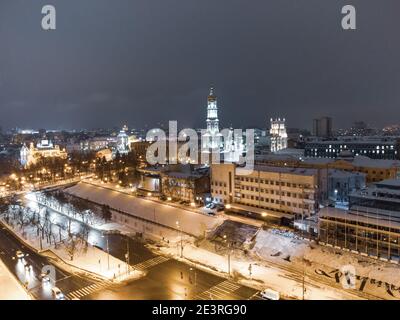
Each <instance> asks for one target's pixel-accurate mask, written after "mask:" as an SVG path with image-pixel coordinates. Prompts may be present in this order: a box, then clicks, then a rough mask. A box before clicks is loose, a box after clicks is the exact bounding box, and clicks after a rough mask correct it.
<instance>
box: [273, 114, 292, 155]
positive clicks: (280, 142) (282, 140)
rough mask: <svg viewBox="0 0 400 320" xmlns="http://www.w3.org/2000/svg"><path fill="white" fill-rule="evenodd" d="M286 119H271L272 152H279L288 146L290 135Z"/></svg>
mask: <svg viewBox="0 0 400 320" xmlns="http://www.w3.org/2000/svg"><path fill="white" fill-rule="evenodd" d="M285 122H286V120H285V119H284V118H283V119H280V118H278V119H271V129H270V130H269V133H270V137H271V152H277V151H279V150H282V149H286V148H287V143H288V135H287V132H286V126H285Z"/></svg>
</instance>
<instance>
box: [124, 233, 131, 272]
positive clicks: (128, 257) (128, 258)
mask: <svg viewBox="0 0 400 320" xmlns="http://www.w3.org/2000/svg"><path fill="white" fill-rule="evenodd" d="M125 258H126V272H127V275H129V272H130V261H129V260H130V255H129V238H126V254H125Z"/></svg>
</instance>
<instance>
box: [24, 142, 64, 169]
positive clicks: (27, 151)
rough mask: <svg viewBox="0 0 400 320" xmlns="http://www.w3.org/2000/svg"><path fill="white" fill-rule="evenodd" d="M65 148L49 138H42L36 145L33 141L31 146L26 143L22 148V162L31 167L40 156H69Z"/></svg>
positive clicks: (62, 157)
mask: <svg viewBox="0 0 400 320" xmlns="http://www.w3.org/2000/svg"><path fill="white" fill-rule="evenodd" d="M67 156H68V155H67V152H66V151H65V149H60V147H59V146H58V145H53V143H52V142H51V141H49V140H41V141H40V142H39V143H38V144H37V145H36V147H35V145H34V144H33V143H31V144H30V146H29V148H28V147H27V146H26V145H25V144H24V145H23V146H22V148H21V150H20V162H21V165H23V166H24V167H29V166H30V165H33V164H35V163H37V161H38V160H39V159H40V158H61V159H66V158H67Z"/></svg>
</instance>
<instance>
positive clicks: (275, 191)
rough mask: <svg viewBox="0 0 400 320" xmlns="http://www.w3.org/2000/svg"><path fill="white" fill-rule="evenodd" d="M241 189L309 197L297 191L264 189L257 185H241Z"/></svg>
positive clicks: (294, 196)
mask: <svg viewBox="0 0 400 320" xmlns="http://www.w3.org/2000/svg"><path fill="white" fill-rule="evenodd" d="M240 189H242V190H247V191H254V192H260V193H266V194H275V195H278V196H286V197H292V198H304V199H307V196H306V195H303V194H301V193H295V192H286V191H279V190H273V189H263V188H260V189H259V188H257V187H250V186H241V187H240Z"/></svg>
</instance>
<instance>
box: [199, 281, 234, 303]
mask: <svg viewBox="0 0 400 320" xmlns="http://www.w3.org/2000/svg"><path fill="white" fill-rule="evenodd" d="M240 287H241V285H239V284H237V283H234V282H232V281H229V280H225V281H223V282H220V283H218V284H217V285H216V286H214V287H211V288H210V289H208V290H207V291H204V292H202V293H200V294H199V295H197V296H196V298H195V300H214V299H217V300H218V299H220V300H224V299H232V298H233V297H234V292H235V291H236V290H237V289H239V288H240Z"/></svg>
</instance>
